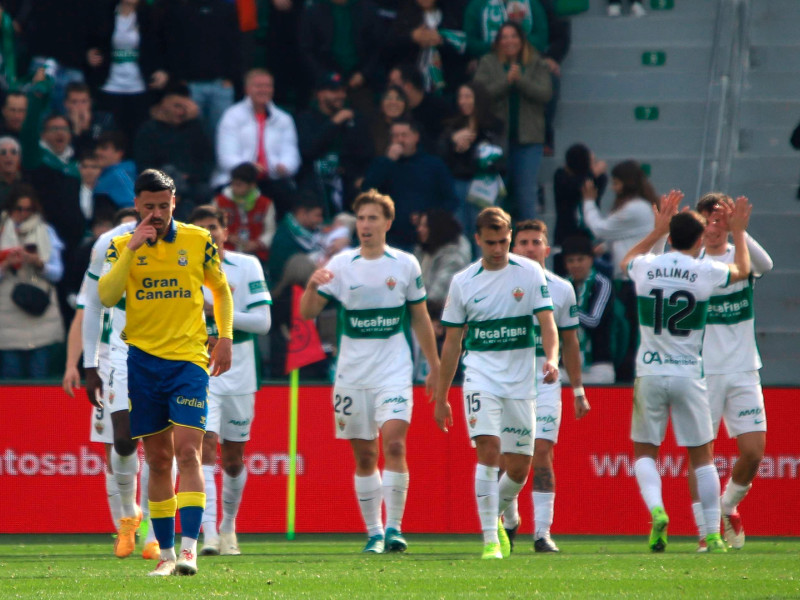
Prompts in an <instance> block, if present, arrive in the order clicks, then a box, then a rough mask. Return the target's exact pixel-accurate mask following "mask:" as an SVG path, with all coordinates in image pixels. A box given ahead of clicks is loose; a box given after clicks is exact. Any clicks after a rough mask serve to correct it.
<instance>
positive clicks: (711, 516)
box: [694, 465, 720, 535]
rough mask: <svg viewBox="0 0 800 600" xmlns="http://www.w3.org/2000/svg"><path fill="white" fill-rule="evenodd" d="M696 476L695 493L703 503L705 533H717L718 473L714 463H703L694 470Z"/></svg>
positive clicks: (718, 516) (718, 512)
mask: <svg viewBox="0 0 800 600" xmlns="http://www.w3.org/2000/svg"><path fill="white" fill-rule="evenodd" d="M694 474H695V476H696V477H697V495H698V496H699V497H700V502H701V503H702V504H703V516H704V517H705V519H706V535H708V534H709V533H719V518H720V508H719V473H717V468H716V467H715V466H714V465H703V466H702V467H698V468H696V469H695V470H694Z"/></svg>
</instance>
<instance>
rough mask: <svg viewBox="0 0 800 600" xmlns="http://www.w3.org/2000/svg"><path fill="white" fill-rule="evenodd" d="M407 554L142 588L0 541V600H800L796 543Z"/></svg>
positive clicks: (235, 562) (635, 542)
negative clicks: (500, 554) (655, 550)
mask: <svg viewBox="0 0 800 600" xmlns="http://www.w3.org/2000/svg"><path fill="white" fill-rule="evenodd" d="M407 538H408V541H409V552H408V553H406V554H402V555H396V554H387V555H378V556H372V555H370V556H366V555H362V554H360V553H359V551H360V549H361V547H362V546H363V544H364V537H363V536H356V535H301V536H299V537H298V539H297V540H294V541H291V542H289V541H286V539H285V538H283V537H282V536H277V535H241V536H240V537H239V542H240V546H241V548H242V551H243V553H244V554H243V555H242V556H238V557H236V556H234V557H200V558H199V560H198V564H199V573H198V575H196V576H195V577H177V576H176V577H169V578H164V579H162V578H158V579H154V578H149V577H146V574H147V573H148V572H149V571H150V570H151V569H153V568H154V567H155V563H154V562H152V561H145V560H143V559H141V558H140V555H139V552H141V544H140V545H139V546H138V547H137V553H136V554H134V555H132V556H131V557H129V558H127V559H125V560H119V559H117V558H114V556H113V555H112V540H111V538H110V537H109V536H99V535H70V536H67V535H59V536H57V535H46V536H45V535H42V536H19V535H5V536H2V537H0V599H2V600H10V599H12V598H44V599H48V600H49V599H51V598H81V599H82V600H83V599H86V600H89V599H94V598H98V599H99V598H102V599H103V600H108V599H109V598H125V599H128V598H147V599H148V600H156V599H160V598H170V599H172V598H193V599H197V600H206V599H215V598H237V599H238V598H258V599H260V598H270V597H276V598H347V599H348V600H352V599H354V598H392V599H394V598H426V599H429V598H487V597H497V598H519V599H523V598H524V599H526V600H527V599H529V598H547V599H548V600H549V599H551V598H637V599H642V598H692V599H695V598H726V599H728V598H747V599H748V600H754V599H756V598H800V540H797V539H791V538H760V539H759V538H754V539H748V540H747V544H746V546H745V547H744V549H743V550H741V551H738V552H733V551H730V552H728V553H727V554H721V555H720V554H714V555H707V554H696V553H695V548H696V541H695V540H694V539H689V538H676V539H671V540H670V544H669V546H668V548H667V552H666V553H664V554H651V553H650V552H649V551H647V546H646V538H644V537H642V538H634V537H624V538H623V537H616V538H611V537H589V536H586V537H570V536H557V537H556V541H557V542H558V544H559V546H560V547H561V550H562V552H561V554H559V555H551V554H534V552H533V547H532V546H533V545H532V542H531V540H530V538H529V537H524V538H523V537H520V538H519V539H518V540H517V547H516V551H515V553H514V554H512V556H511V557H510V558H508V559H505V560H502V561H481V560H480V559H479V557H480V552H481V548H482V544H481V541H480V536H478V535H472V536H434V535H415V534H411V535H408V536H407Z"/></svg>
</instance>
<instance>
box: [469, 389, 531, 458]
mask: <svg viewBox="0 0 800 600" xmlns="http://www.w3.org/2000/svg"><path fill="white" fill-rule="evenodd" d="M464 416H465V417H466V418H467V432H468V433H469V437H470V438H475V437H477V436H479V435H491V436H494V437H499V438H500V450H501V452H503V453H504V454H526V455H527V456H533V439H534V438H533V435H534V432H535V431H536V400H534V399H533V398H529V399H527V400H517V399H512V398H498V397H497V396H493V395H491V394H487V393H485V392H476V391H475V390H469V389H467V388H464Z"/></svg>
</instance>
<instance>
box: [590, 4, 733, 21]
mask: <svg viewBox="0 0 800 600" xmlns="http://www.w3.org/2000/svg"><path fill="white" fill-rule="evenodd" d="M642 4H643V6H644V7H645V9H646V10H647V16H646V17H644V18H653V17H656V18H657V17H658V16H661V15H672V14H674V15H679V16H681V17H687V16H705V17H708V16H710V15H713V14H714V12H715V11H716V5H717V2H716V0H675V2H673V3H672V4H673V8H672V9H670V10H657V9H653V2H651V0H643V2H642ZM656 4H657V5H658V6H661V3H659V2H656ZM629 5H630V4H629V3H628V2H625V1H623V3H622V6H623V11H622V12H623V15H625V16H623V17H622V18H620V19H618V20H620V21H624V20H627V19H629V17H628V16H627V14H628V7H629ZM607 6H608V2H607V1H606V0H590V3H589V10H588V11H587V12H586V13H584V14H582V15H580V16H579V17H578V18H585V17H586V16H588V15H591V16H596V17H599V16H603V17H605V16H606V7H607ZM606 18H607V17H606ZM640 20H641V19H633V18H631V21H632V22H633V23H637V22H638V21H640Z"/></svg>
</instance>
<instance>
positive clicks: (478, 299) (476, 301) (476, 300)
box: [473, 296, 489, 304]
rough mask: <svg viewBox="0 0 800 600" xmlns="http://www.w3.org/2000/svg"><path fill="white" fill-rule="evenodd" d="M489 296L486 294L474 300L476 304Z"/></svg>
mask: <svg viewBox="0 0 800 600" xmlns="http://www.w3.org/2000/svg"><path fill="white" fill-rule="evenodd" d="M488 297H489V296H484V297H483V298H475V299H474V300H473V302H474V303H475V304H477V303H478V302H482V301H484V300H486V299H487V298H488Z"/></svg>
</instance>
